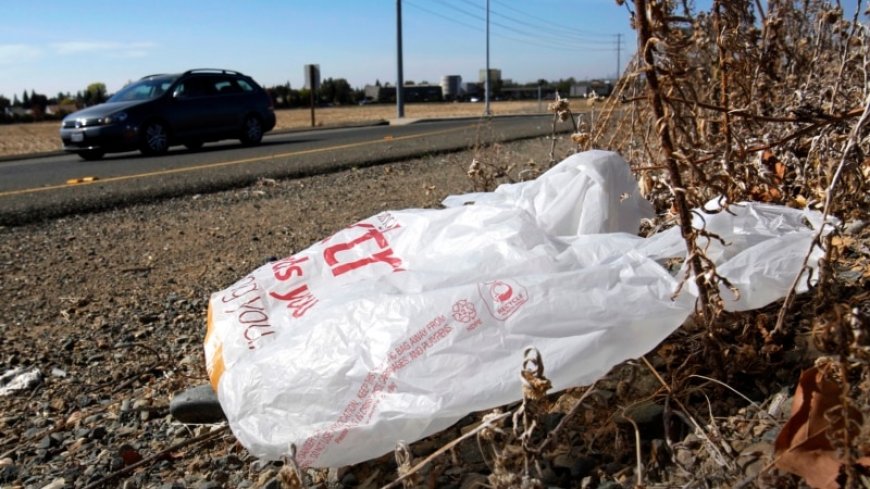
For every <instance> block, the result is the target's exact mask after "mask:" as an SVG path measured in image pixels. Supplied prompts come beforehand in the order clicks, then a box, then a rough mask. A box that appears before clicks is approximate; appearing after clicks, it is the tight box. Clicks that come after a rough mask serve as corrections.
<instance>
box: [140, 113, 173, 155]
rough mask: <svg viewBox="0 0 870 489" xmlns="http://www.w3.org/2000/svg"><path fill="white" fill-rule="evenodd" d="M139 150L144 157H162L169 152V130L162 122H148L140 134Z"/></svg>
mask: <svg viewBox="0 0 870 489" xmlns="http://www.w3.org/2000/svg"><path fill="white" fill-rule="evenodd" d="M139 134H140V143H139V150H140V151H141V152H142V154H144V155H148V156H155V155H162V154H164V153H166V152H167V151H169V130H168V129H167V128H166V124H164V123H162V122H160V121H151V122H146V123H145V124H143V125H142V128H141V130H140V132H139Z"/></svg>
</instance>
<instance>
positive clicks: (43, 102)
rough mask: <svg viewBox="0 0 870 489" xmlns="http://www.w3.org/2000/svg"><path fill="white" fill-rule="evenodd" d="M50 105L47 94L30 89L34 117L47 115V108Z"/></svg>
mask: <svg viewBox="0 0 870 489" xmlns="http://www.w3.org/2000/svg"><path fill="white" fill-rule="evenodd" d="M47 106H48V97H46V96H45V95H42V94H39V93H36V92H35V91H33V90H31V91H30V107H29V108H30V110H32V111H33V117H34V118H36V119H42V117H43V116H44V115H45V108H46V107H47Z"/></svg>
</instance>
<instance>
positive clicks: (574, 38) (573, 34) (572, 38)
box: [442, 0, 612, 44]
mask: <svg viewBox="0 0 870 489" xmlns="http://www.w3.org/2000/svg"><path fill="white" fill-rule="evenodd" d="M460 1H461V2H462V3H465V4H467V5H470V6H472V7H475V8H478V9H483V8H484V7H482V6H480V5H478V4H476V3H474V2H472V1H471V0H460ZM442 3H444V2H442ZM492 14H493V15H495V16H498V17H502V18H504V19H507V20H508V21H510V22H514V23H517V24H520V25H524V26H527V27H531V28H532V29H539V30H542V31H544V32H547V33H548V34H549V35H548V36H547V37H553V34H554V33H553V32H552V31H553V26H552V25H545V24H538V23H534V22H529V21H526V20H522V19H517V18H516V17H512V16H510V15H506V14H503V13H500V12H496V11H495V10H493V11H492ZM559 30H561V29H559ZM577 32H582V31H580V30H579V29H571V30H570V32H566V33H564V34H562V33H555V34H556V36H557V37H559V38H561V39H564V40H566V41H569V42H578V41H579V42H586V43H591V44H609V43H611V42H612V41H605V40H603V38H609V37H611V36H612V35H611V34H591V33H590V34H588V35H589V36H594V37H599V38H601V39H600V40H595V39H589V38H587V37H583V36H581V35H578V34H577ZM536 34H537V33H536Z"/></svg>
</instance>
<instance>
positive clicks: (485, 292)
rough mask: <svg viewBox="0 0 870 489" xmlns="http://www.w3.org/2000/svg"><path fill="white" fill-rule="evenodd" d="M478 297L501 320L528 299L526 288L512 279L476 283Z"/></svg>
mask: <svg viewBox="0 0 870 489" xmlns="http://www.w3.org/2000/svg"><path fill="white" fill-rule="evenodd" d="M478 291H479V292H480V297H481V298H482V299H483V302H484V304H486V308H487V309H489V312H490V314H492V316H493V317H494V318H496V319H499V320H501V321H504V320H506V319H507V318H509V317H511V316H512V315H513V314H514V313H515V312H516V311H517V310H519V308H520V307H522V305H523V304H525V303H526V302H528V301H529V294H528V292H527V291H526V288H525V287H523V286H522V285H520V284H518V283H516V282H515V281H513V280H507V279H506V280H494V281H492V282H484V283H482V284H479V285H478Z"/></svg>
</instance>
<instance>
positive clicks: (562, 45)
mask: <svg viewBox="0 0 870 489" xmlns="http://www.w3.org/2000/svg"><path fill="white" fill-rule="evenodd" d="M439 3H441V4H442V5H444V6H445V7H448V8H450V9H452V10H455V11H457V12H460V13H462V14H463V15H465V16H467V17H471V18H473V19H475V20H479V21H481V23H485V22H486V19H485V18H484V17H481V16H479V15H476V14H474V13H472V12H468V11H467V10H465V9H462V8H459V7H456V6H455V5H451V4H449V3H445V2H443V1H441V0H439ZM408 5H411V6H412V7H414V8H416V9H418V10H421V11H423V12H426V13H428V14H430V15H434V16H437V17H440V18H442V19H444V20H447V21H449V22H452V23H455V24H459V25H462V26H465V27H468V28H470V29H474V30H475V31H478V32H480V31H481V29H480V27H479V26H474V25H470V24H468V23H466V22H462V21H460V20H457V19H456V18H455V16H448V15H445V14H443V13H440V12H436V11H434V10H431V9H429V8H426V7H423V6H421V5H418V4H416V3H412V2H408ZM492 24H493V25H496V26H498V27H501V28H502V29H504V30H506V31H508V32H512V33H514V34H518V35H520V36H523V37H525V38H517V37H511V36H507V35H504V34H501V33H493V34H492V35H493V36H494V37H499V38H502V39H507V40H511V41H514V42H518V43H521V44H527V45H533V46H539V47H544V48H549V49H558V50H563V51H575V52H594V51H607V52H610V51H613V48H602V47H599V46H595V47H584V46H583V45H581V44H577V43H576V42H566V41H563V40H560V39H555V38H552V37H549V38H548V37H547V36H542V35H540V34H538V33H530V32H528V31H523V30H519V29H515V28H511V27H510V26H506V25H504V24H501V23H496V22H492ZM596 43H597V42H596ZM612 43H613V42H612V41H610V42H607V43H602V45H604V44H610V45H612Z"/></svg>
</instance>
